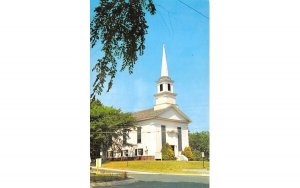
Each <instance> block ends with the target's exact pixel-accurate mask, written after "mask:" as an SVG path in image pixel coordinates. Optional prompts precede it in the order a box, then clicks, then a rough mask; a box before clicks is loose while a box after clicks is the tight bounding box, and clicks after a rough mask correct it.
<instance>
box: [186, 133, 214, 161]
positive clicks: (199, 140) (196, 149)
mask: <svg viewBox="0 0 300 188" xmlns="http://www.w3.org/2000/svg"><path fill="white" fill-rule="evenodd" d="M189 144H190V147H191V149H192V151H193V153H194V155H195V156H196V157H197V158H198V157H200V156H201V155H200V154H201V152H204V153H205V157H206V158H208V157H209V132H208V131H202V132H195V133H189ZM198 155H199V156H198Z"/></svg>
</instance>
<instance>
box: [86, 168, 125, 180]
mask: <svg viewBox="0 0 300 188" xmlns="http://www.w3.org/2000/svg"><path fill="white" fill-rule="evenodd" d="M125 179H128V177H127V173H126V172H122V173H105V172H101V171H100V172H98V173H96V171H94V170H91V172H90V181H91V182H108V181H119V180H125Z"/></svg>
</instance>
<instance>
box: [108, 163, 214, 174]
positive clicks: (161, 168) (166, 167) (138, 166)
mask: <svg viewBox="0 0 300 188" xmlns="http://www.w3.org/2000/svg"><path fill="white" fill-rule="evenodd" d="M127 164H128V165H127ZM102 167H104V168H113V169H122V170H136V171H145V172H163V173H175V174H195V173H198V174H200V171H201V169H203V164H202V161H128V162H127V161H109V162H106V163H104V164H103V165H102ZM204 168H205V169H209V162H208V161H205V162H204Z"/></svg>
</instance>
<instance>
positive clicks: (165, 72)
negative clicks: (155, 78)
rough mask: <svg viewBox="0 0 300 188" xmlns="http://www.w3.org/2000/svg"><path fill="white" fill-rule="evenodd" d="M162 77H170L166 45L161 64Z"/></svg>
mask: <svg viewBox="0 0 300 188" xmlns="http://www.w3.org/2000/svg"><path fill="white" fill-rule="evenodd" d="M161 76H169V75H168V66H167V57H166V51H165V45H164V44H163V54H162V64H161Z"/></svg>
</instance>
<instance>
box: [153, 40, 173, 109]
mask: <svg viewBox="0 0 300 188" xmlns="http://www.w3.org/2000/svg"><path fill="white" fill-rule="evenodd" d="M173 83H174V81H173V80H171V78H170V77H169V74H168V66H167V57H166V50H165V46H164V45H163V52H162V63H161V76H160V79H159V80H158V81H157V82H156V84H157V94H156V95H155V106H154V110H160V109H163V108H167V107H169V106H170V105H176V94H175V93H174V91H173Z"/></svg>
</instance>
